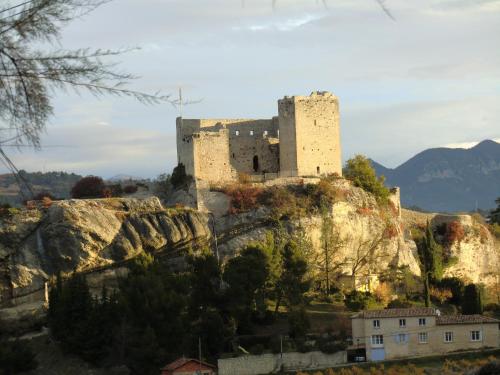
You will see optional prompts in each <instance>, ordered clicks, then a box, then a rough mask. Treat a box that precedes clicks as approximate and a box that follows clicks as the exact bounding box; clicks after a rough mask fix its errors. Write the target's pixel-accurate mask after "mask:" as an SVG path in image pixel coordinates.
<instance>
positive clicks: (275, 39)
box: [9, 0, 500, 177]
mask: <svg viewBox="0 0 500 375" xmlns="http://www.w3.org/2000/svg"><path fill="white" fill-rule="evenodd" d="M244 3H245V6H244V7H243V6H242V1H241V0H115V1H113V2H111V3H108V4H106V5H104V6H102V7H100V8H98V9H97V10H96V11H94V12H93V13H92V14H91V15H89V16H87V17H86V18H84V19H82V20H78V21H75V22H73V23H72V24H71V25H69V26H68V27H66V28H65V29H64V32H63V38H62V40H61V45H62V47H64V48H79V47H92V48H111V49H119V48H128V47H141V49H140V50H139V51H135V52H129V53H127V54H125V55H122V56H120V57H118V59H117V60H119V61H121V64H120V69H122V70H125V71H128V72H131V73H133V74H135V75H139V76H141V78H140V79H138V80H136V81H135V82H134V83H133V85H132V86H131V87H132V88H134V89H137V90H141V91H146V92H156V91H158V90H161V91H162V92H164V93H172V94H173V95H174V96H175V95H176V93H177V87H178V86H183V91H184V95H185V96H186V97H188V98H189V99H203V100H202V101H201V102H200V103H198V104H194V105H191V106H188V107H186V108H185V109H184V115H185V117H240V118H241V117H248V118H252V117H255V118H267V117H271V116H274V115H276V113H277V103H276V102H277V100H278V99H279V98H281V97H282V96H284V95H306V94H309V93H310V92H311V91H314V90H328V91H331V92H333V93H334V94H336V95H337V96H338V97H339V98H340V104H341V136H342V144H343V158H344V160H346V159H347V158H349V157H351V156H352V155H354V154H357V153H361V154H365V155H368V156H369V157H371V158H373V159H375V160H377V161H378V162H380V163H382V164H384V165H386V166H388V167H395V166H397V165H399V164H400V163H402V162H404V161H405V160H406V159H408V158H409V157H411V156H413V155H414V154H416V153H418V152H420V151H421V150H423V149H425V148H429V147H438V146H446V145H450V146H453V147H457V146H461V145H464V146H470V145H471V144H473V143H474V142H477V141H480V140H483V139H487V138H490V139H500V48H499V47H498V46H499V45H500V22H499V19H500V1H499V0H482V1H481V0H446V1H444V0H419V1H408V0H386V1H385V5H386V6H387V8H389V9H390V11H391V13H392V14H393V15H394V17H395V19H396V21H393V20H391V19H390V18H389V17H387V16H386V15H385V14H384V12H383V11H382V10H381V8H380V7H379V5H378V4H377V2H376V1H375V0H327V1H326V3H327V5H328V8H325V7H324V6H323V5H322V4H323V2H322V1H316V0H278V1H277V7H276V9H274V10H273V9H272V7H271V0H245V2H244ZM53 101H54V105H55V116H54V117H53V118H52V120H51V122H50V124H49V126H48V127H47V131H46V134H45V135H44V136H43V142H42V146H43V145H45V146H48V147H46V148H42V150H41V151H37V152H32V151H29V150H26V149H24V150H23V151H22V152H18V151H16V150H14V149H12V150H9V152H10V155H11V157H12V159H13V160H14V162H15V163H16V164H17V165H18V167H19V168H24V169H27V170H30V171H33V170H45V171H48V170H66V171H70V172H76V173H80V174H84V175H86V174H97V175H102V176H105V177H111V176H113V175H116V174H119V173H120V174H130V175H134V176H141V177H154V176H156V175H158V174H160V173H163V172H169V171H171V169H172V168H173V166H174V163H175V161H176V156H175V155H176V150H175V134H174V132H175V117H176V116H177V115H178V112H177V110H176V109H175V108H173V107H172V106H171V105H168V104H164V105H157V106H144V105H141V104H139V103H136V102H134V101H133V100H131V99H127V98H122V99H120V98H101V99H96V98H94V97H92V96H90V95H88V94H85V93H82V94H80V95H77V94H75V93H73V92H72V91H68V92H67V93H54V97H53ZM50 146H63V147H50Z"/></svg>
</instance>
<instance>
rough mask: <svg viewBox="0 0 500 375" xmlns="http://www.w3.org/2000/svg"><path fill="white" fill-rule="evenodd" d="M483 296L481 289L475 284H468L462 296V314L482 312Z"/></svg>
mask: <svg viewBox="0 0 500 375" xmlns="http://www.w3.org/2000/svg"><path fill="white" fill-rule="evenodd" d="M482 313H483V297H482V293H481V289H480V288H479V287H478V286H477V285H476V284H469V285H467V286H466V287H465V288H464V295H463V298H462V314H465V315H472V314H482Z"/></svg>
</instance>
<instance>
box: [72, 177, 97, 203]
mask: <svg viewBox="0 0 500 375" xmlns="http://www.w3.org/2000/svg"><path fill="white" fill-rule="evenodd" d="M105 188H106V186H105V185H104V181H103V180H102V178H100V177H97V176H87V177H84V178H82V179H81V180H80V181H78V182H77V183H76V184H75V186H73V188H72V189H71V196H72V197H73V198H77V199H79V198H102V197H103V196H104V189H105Z"/></svg>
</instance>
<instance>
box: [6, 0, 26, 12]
mask: <svg viewBox="0 0 500 375" xmlns="http://www.w3.org/2000/svg"><path fill="white" fill-rule="evenodd" d="M32 2H33V0H28V1H25V2H24V3H21V4H17V5H14V6H11V7H10V8H6V9H2V10H0V13H5V12H8V11H9V10H12V9H16V8H19V7H22V6H23V5H26V4H29V3H32Z"/></svg>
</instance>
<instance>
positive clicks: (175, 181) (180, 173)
mask: <svg viewBox="0 0 500 375" xmlns="http://www.w3.org/2000/svg"><path fill="white" fill-rule="evenodd" d="M192 179H193V178H192V177H191V176H189V175H187V174H186V167H185V166H184V164H182V163H180V164H179V165H178V166H177V167H175V168H174V170H173V171H172V175H171V176H170V183H171V184H172V186H173V187H174V188H175V189H180V188H185V187H187V186H188V185H189V183H190V182H191V181H192Z"/></svg>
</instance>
